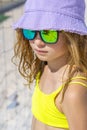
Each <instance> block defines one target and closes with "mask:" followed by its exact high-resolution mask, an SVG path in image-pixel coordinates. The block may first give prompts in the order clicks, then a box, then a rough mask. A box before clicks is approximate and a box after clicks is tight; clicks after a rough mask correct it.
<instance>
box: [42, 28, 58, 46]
mask: <svg viewBox="0 0 87 130" xmlns="http://www.w3.org/2000/svg"><path fill="white" fill-rule="evenodd" d="M41 38H42V40H43V41H44V42H46V43H50V44H54V43H56V42H57V40H58V32H57V31H55V30H46V31H45V30H43V31H41Z"/></svg>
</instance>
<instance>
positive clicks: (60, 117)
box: [32, 76, 87, 129]
mask: <svg viewBox="0 0 87 130" xmlns="http://www.w3.org/2000/svg"><path fill="white" fill-rule="evenodd" d="M72 79H83V80H87V79H86V78H85V77H82V76H78V77H77V76H76V77H74V78H72ZM38 82H39V76H37V79H36V86H35V91H34V94H33V97H32V113H33V115H34V117H35V118H36V119H37V120H39V121H41V122H42V123H44V124H47V125H49V126H53V127H57V128H65V129H67V128H69V126H68V122H67V119H66V117H65V115H64V114H63V113H61V112H60V111H59V110H58V108H57V107H56V105H55V102H54V101H55V97H56V96H57V95H58V93H59V92H60V91H61V90H62V88H63V85H61V86H60V87H58V89H57V90H56V91H54V92H52V93H51V94H45V93H43V92H42V91H41V90H40V88H39V85H38ZM72 83H75V84H80V85H82V86H84V87H87V85H86V84H84V83H83V82H75V81H72Z"/></svg>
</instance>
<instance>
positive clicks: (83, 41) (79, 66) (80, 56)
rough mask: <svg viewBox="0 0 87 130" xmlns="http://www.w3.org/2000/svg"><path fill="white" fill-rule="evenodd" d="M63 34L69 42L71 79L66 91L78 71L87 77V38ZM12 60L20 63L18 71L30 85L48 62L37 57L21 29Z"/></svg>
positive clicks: (73, 34) (68, 33) (18, 32)
mask: <svg viewBox="0 0 87 130" xmlns="http://www.w3.org/2000/svg"><path fill="white" fill-rule="evenodd" d="M62 33H63V34H64V35H65V38H66V40H67V46H68V51H69V65H70V68H69V77H68V80H67V81H66V84H65V87H64V91H65V90H66V88H67V85H68V83H69V81H70V79H71V78H72V76H73V75H74V73H75V72H76V71H80V72H82V73H84V74H85V75H86V76H87V36H85V35H84V36H81V35H79V34H75V33H70V32H64V31H62ZM12 59H13V60H12V61H13V62H14V63H15V64H16V63H18V64H16V65H17V66H18V70H19V72H20V73H21V75H22V76H23V77H24V78H25V79H26V80H27V81H28V84H30V83H32V82H33V80H34V79H35V78H36V75H37V73H38V72H39V71H40V72H41V73H42V72H43V69H44V66H45V65H46V62H43V61H40V60H39V59H38V58H37V57H36V56H35V54H34V52H33V51H32V49H31V47H30V45H29V41H28V40H27V39H25V38H24V37H23V34H22V30H21V29H18V30H17V42H16V44H15V46H14V56H13V58H12ZM18 61H19V62H18ZM73 66H75V69H74V70H73V69H72V68H73ZM72 70H73V71H72Z"/></svg>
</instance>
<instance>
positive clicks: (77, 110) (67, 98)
mask: <svg viewBox="0 0 87 130" xmlns="http://www.w3.org/2000/svg"><path fill="white" fill-rule="evenodd" d="M82 81H83V82H82ZM73 82H74V83H71V84H69V86H68V88H67V90H66V92H65V94H64V100H63V103H62V109H63V112H64V114H65V115H66V117H67V120H68V122H69V126H70V130H73V129H74V130H76V129H79V130H86V129H87V123H86V122H87V114H86V113H87V87H86V84H87V81H84V80H78V79H75V80H74V81H73ZM80 82H81V83H83V84H81V83H80ZM84 84H85V85H84ZM80 119H81V120H80ZM82 120H84V122H82Z"/></svg>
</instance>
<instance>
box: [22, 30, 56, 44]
mask: <svg viewBox="0 0 87 130" xmlns="http://www.w3.org/2000/svg"><path fill="white" fill-rule="evenodd" d="M23 30H24V29H22V33H23ZM30 31H34V33H35V35H34V37H33V38H32V39H28V38H27V37H25V36H24V33H23V36H24V38H26V39H27V40H34V39H35V37H36V36H37V32H38V33H39V35H40V38H41V40H42V41H43V42H44V43H46V44H56V43H57V41H58V38H59V32H58V31H56V30H55V31H56V32H57V39H56V41H55V42H53V43H50V42H46V41H45V40H44V39H43V37H42V34H41V31H43V30H41V31H36V30H30Z"/></svg>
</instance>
